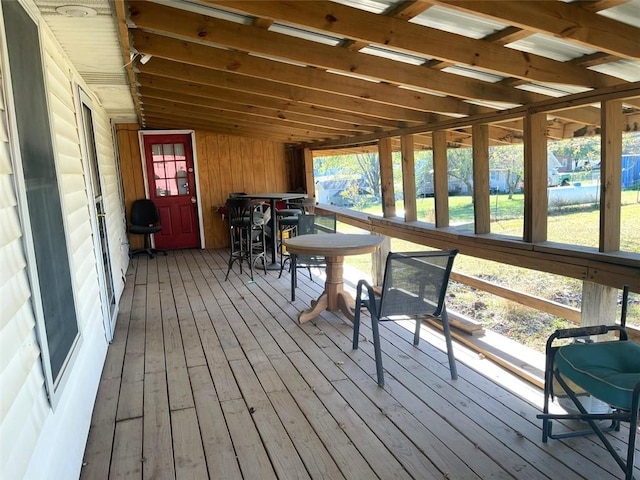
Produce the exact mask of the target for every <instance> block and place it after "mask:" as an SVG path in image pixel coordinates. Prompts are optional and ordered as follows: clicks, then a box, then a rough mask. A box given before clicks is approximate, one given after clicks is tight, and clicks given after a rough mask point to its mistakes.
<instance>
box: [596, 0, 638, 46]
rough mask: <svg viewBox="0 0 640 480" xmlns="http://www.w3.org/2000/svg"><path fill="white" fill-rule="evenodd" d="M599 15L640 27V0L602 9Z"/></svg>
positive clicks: (631, 0)
mask: <svg viewBox="0 0 640 480" xmlns="http://www.w3.org/2000/svg"><path fill="white" fill-rule="evenodd" d="M598 15H602V16H603V17H608V18H612V19H613V20H617V21H618V22H621V23H627V24H629V25H633V26H634V27H638V28H640V0H629V1H628V2H626V3H623V4H622V5H618V6H617V7H613V8H608V9H606V10H602V11H601V12H598ZM638 41H640V40H638Z"/></svg>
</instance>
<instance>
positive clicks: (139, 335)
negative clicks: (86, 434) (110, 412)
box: [116, 259, 147, 420]
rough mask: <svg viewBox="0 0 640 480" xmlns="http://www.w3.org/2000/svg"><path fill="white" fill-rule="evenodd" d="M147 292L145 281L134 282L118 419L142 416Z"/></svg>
mask: <svg viewBox="0 0 640 480" xmlns="http://www.w3.org/2000/svg"><path fill="white" fill-rule="evenodd" d="M140 260H142V259H140ZM140 260H138V263H141V262H140ZM146 295H147V287H146V285H135V289H134V294H133V302H132V304H131V320H130V323H129V332H128V337H127V347H126V350H125V356H124V365H123V368H122V385H121V387H120V398H119V400H118V412H117V415H116V419H117V420H124V419H127V418H136V417H141V416H142V414H143V403H142V402H143V380H144V341H145V340H144V339H145V334H144V332H145V317H146V313H145V306H146Z"/></svg>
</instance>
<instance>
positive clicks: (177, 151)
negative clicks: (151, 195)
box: [151, 143, 190, 197]
mask: <svg viewBox="0 0 640 480" xmlns="http://www.w3.org/2000/svg"><path fill="white" fill-rule="evenodd" d="M151 152H152V161H153V173H154V185H155V191H156V196H158V197H170V196H175V195H189V194H190V192H189V181H188V178H187V157H186V156H185V151H184V145H183V144H182V143H164V144H160V143H154V144H152V145H151Z"/></svg>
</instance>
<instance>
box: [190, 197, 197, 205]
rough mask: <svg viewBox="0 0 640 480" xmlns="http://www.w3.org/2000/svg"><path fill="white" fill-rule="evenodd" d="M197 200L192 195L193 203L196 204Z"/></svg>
mask: <svg viewBox="0 0 640 480" xmlns="http://www.w3.org/2000/svg"><path fill="white" fill-rule="evenodd" d="M196 202H197V200H196V197H191V203H193V204H194V205H195V204H196Z"/></svg>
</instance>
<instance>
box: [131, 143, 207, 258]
mask: <svg viewBox="0 0 640 480" xmlns="http://www.w3.org/2000/svg"><path fill="white" fill-rule="evenodd" d="M143 138H144V152H145V158H146V162H147V179H148V182H149V195H150V198H151V199H152V200H153V201H154V202H155V203H156V205H157V206H158V210H160V221H161V223H162V231H160V232H159V233H156V234H155V242H156V248H160V249H166V250H171V249H178V248H193V247H199V246H200V232H199V228H198V209H197V204H196V188H195V187H196V181H195V173H194V170H193V152H192V151H191V136H190V135H189V134H167V135H143Z"/></svg>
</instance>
